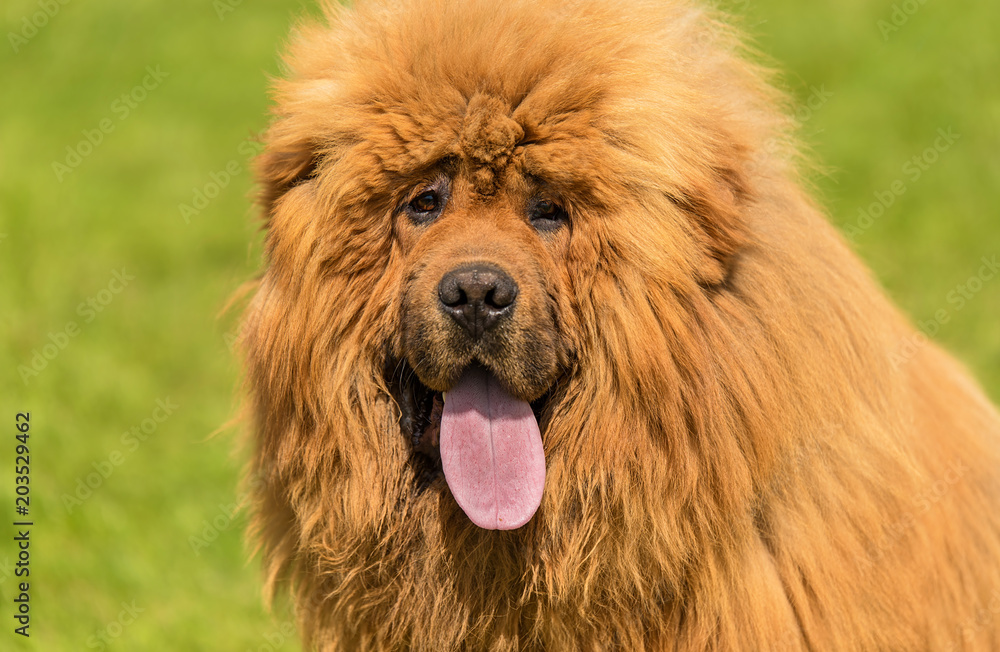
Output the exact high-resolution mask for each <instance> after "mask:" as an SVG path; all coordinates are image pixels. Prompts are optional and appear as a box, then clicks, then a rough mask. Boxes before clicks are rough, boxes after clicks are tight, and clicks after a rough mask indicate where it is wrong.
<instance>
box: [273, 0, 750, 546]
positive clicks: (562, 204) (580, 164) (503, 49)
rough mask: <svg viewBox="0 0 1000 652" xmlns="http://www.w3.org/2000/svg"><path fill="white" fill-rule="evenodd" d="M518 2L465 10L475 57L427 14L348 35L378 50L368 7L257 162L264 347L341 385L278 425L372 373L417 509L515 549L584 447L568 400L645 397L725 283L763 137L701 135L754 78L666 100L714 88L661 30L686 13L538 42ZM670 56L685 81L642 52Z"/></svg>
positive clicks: (566, 20)
mask: <svg viewBox="0 0 1000 652" xmlns="http://www.w3.org/2000/svg"><path fill="white" fill-rule="evenodd" d="M515 5H518V3H517V2H514V3H511V4H510V5H509V6H507V5H504V8H503V9H502V11H501V13H503V14H504V16H497V15H493V13H492V12H494V9H491V8H489V7H488V6H487V5H486V4H485V3H474V4H472V5H469V6H468V7H464V8H463V9H461V11H468V12H469V16H467V17H463V18H462V21H465V22H468V23H469V25H470V27H469V32H468V33H467V34H463V36H462V38H455V35H453V34H446V33H438V31H437V30H438V27H437V23H435V22H434V21H429V22H428V20H426V17H422V14H421V11H422V9H421V3H419V2H415V3H412V6H410V4H407V3H403V5H400V6H398V7H395V8H394V9H393V11H394V12H398V13H397V15H396V16H395V18H394V20H396V21H397V22H395V23H394V24H393V26H392V30H396V31H391V30H390V31H391V33H390V32H388V31H387V32H385V33H375V34H372V33H366V34H363V35H352V33H351V30H352V29H354V28H355V27H357V28H358V29H363V30H368V31H371V30H373V29H374V30H376V31H378V30H379V29H380V28H379V25H381V22H380V18H379V16H380V15H381V14H380V12H381V11H384V10H386V9H384V8H382V3H379V2H367V3H361V4H360V5H359V6H358V7H356V8H355V9H354V10H352V13H344V14H342V15H340V16H339V17H338V19H339V21H340V27H339V29H341V30H342V32H338V34H337V35H336V36H331V35H330V34H329V33H327V32H325V31H323V30H316V31H314V32H311V33H309V32H307V33H306V34H305V35H304V36H303V40H302V44H300V46H299V47H297V48H296V49H294V50H293V55H292V57H291V65H292V68H293V69H294V70H295V71H296V74H295V75H294V76H293V77H292V79H291V80H289V81H287V82H283V83H282V84H281V85H279V92H278V109H277V114H278V120H276V122H275V124H274V125H273V127H272V129H271V132H270V134H269V136H268V149H267V151H266V152H265V153H264V154H263V155H262V157H261V159H260V163H259V171H260V176H261V178H262V180H263V182H264V203H265V207H266V209H267V212H268V216H269V221H268V230H269V240H268V254H269V263H270V267H269V270H268V272H267V274H266V275H265V278H264V284H263V286H262V292H261V296H262V297H264V298H260V297H259V298H258V301H261V302H264V301H267V300H270V301H272V302H273V305H282V306H283V309H282V310H280V311H278V310H272V311H271V312H272V313H273V314H282V315H284V317H283V321H281V322H279V321H278V318H275V322H274V325H273V330H274V331H287V337H285V338H284V339H285V340H287V345H285V350H288V351H289V356H292V357H294V355H293V353H292V351H293V350H303V351H308V352H309V354H310V355H311V356H314V357H313V358H311V359H310V360H309V361H306V360H299V361H297V362H296V361H294V360H293V361H292V362H290V363H289V364H290V365H293V366H294V365H297V368H298V369H307V370H309V373H317V374H319V373H320V371H321V370H329V373H327V374H326V375H319V376H318V377H317V379H316V381H315V382H313V383H311V384H310V383H305V382H303V383H302V384H301V385H300V387H299V389H300V390H301V391H302V392H308V391H315V388H317V387H319V388H324V387H329V388H330V389H329V391H327V392H326V393H325V394H324V393H323V392H322V391H321V392H319V395H318V396H315V397H303V396H299V397H291V398H289V399H288V401H289V403H290V404H308V403H309V402H310V400H313V402H314V403H315V404H316V405H317V406H319V407H318V408H317V409H319V410H320V411H323V409H324V408H322V406H321V404H322V402H323V401H324V400H328V397H329V396H330V395H333V394H335V393H336V391H337V388H336V387H333V385H334V384H335V383H337V382H340V383H348V382H358V381H357V378H358V377H363V376H364V375H365V374H366V373H367V372H368V370H365V369H359V368H351V369H349V370H345V368H344V367H357V366H358V365H359V364H360V363H361V362H363V361H364V360H370V361H372V362H374V363H377V364H373V370H376V369H377V370H376V373H377V374H379V378H377V379H376V380H375V382H376V384H377V385H378V386H380V387H384V388H385V391H387V392H388V393H389V394H390V396H391V398H392V400H393V403H394V404H395V406H396V408H397V410H398V421H399V431H400V432H399V437H400V441H403V442H405V443H406V446H408V447H409V448H410V451H411V453H412V459H413V460H415V461H413V462H412V463H413V464H416V465H417V467H418V473H417V476H419V477H420V478H421V480H420V481H421V483H422V486H425V485H428V484H434V485H435V486H437V487H440V488H441V490H444V485H443V483H440V482H437V481H436V478H437V476H438V475H439V474H440V472H441V471H443V475H444V477H445V479H446V480H447V486H448V488H449V489H450V491H451V493H452V494H453V495H454V497H455V499H456V500H457V502H458V503H459V505H460V506H461V507H462V509H463V510H464V511H465V513H466V514H467V515H468V516H469V517H470V518H471V519H472V521H473V522H475V523H476V524H478V525H480V526H482V527H487V528H503V529H509V528H514V527H518V526H520V525H522V524H523V523H525V522H526V521H527V520H528V519H530V518H531V516H532V514H533V513H534V511H535V509H536V508H537V507H538V505H539V502H540V500H541V496H542V487H543V484H544V479H545V472H546V462H545V452H546V451H547V450H549V449H551V448H552V446H553V445H554V440H555V438H556V437H557V435H554V434H552V433H550V432H549V430H551V429H552V428H550V426H551V425H552V423H553V422H554V420H556V419H560V418H561V419H562V420H563V425H562V428H561V430H560V432H561V433H562V434H561V435H560V436H563V437H577V438H579V437H580V436H582V435H581V434H580V433H581V431H583V430H584V425H587V426H588V427H590V424H584V423H582V422H581V421H580V417H579V415H578V414H573V413H574V410H571V409H568V408H567V406H566V404H565V397H566V396H567V393H569V392H570V389H569V388H571V387H573V388H574V389H573V390H572V393H573V394H574V396H576V397H580V396H584V395H586V394H587V393H590V394H593V395H598V394H599V393H603V394H607V393H608V392H620V393H622V394H623V395H624V394H637V393H640V392H643V391H645V388H644V382H643V379H644V378H647V377H651V375H653V374H656V373H660V374H661V375H662V371H660V370H658V369H656V368H653V367H654V366H655V365H658V364H660V362H658V361H659V360H662V359H664V358H666V357H669V356H665V355H664V354H663V352H662V351H659V349H661V348H662V347H663V346H664V343H665V335H664V333H665V331H668V330H671V329H675V327H674V326H668V325H666V322H669V321H670V320H672V319H677V320H679V319H680V317H678V316H677V315H679V314H680V312H681V307H682V303H683V301H684V300H683V299H681V298H678V297H682V296H683V295H685V294H691V293H697V292H699V288H702V287H705V286H710V285H713V284H719V283H721V282H722V281H723V280H724V279H725V277H726V275H727V273H728V271H727V270H728V266H729V264H730V262H731V260H732V259H733V258H734V257H735V254H736V252H737V250H738V248H739V246H740V244H741V242H742V239H743V228H744V224H743V223H742V219H741V216H740V212H741V210H742V206H743V204H744V203H745V201H746V198H747V196H748V194H749V192H750V189H749V187H748V181H747V177H746V175H745V174H744V172H743V169H744V164H745V162H746V159H747V157H748V154H747V152H748V151H750V149H751V147H752V145H753V143H752V140H753V138H755V137H756V136H757V135H758V134H756V132H755V131H754V130H753V129H752V128H750V127H747V125H746V124H741V125H736V124H735V123H734V124H728V123H727V122H726V120H724V119H722V118H720V117H719V116H721V115H723V114H722V113H721V112H719V115H714V116H711V117H708V116H706V115H705V114H704V111H705V109H704V106H708V107H709V109H710V110H715V107H716V106H721V105H723V104H724V103H725V102H726V101H729V99H727V98H725V97H724V95H725V92H726V90H725V88H724V86H723V84H722V83H721V82H722V81H724V79H725V74H731V75H732V76H733V78H734V79H735V78H739V77H740V76H741V75H742V71H741V70H736V69H734V70H732V71H729V72H728V73H725V74H723V72H724V71H723V72H719V71H715V72H714V73H713V74H716V75H719V76H720V83H719V84H716V85H715V86H714V87H711V89H710V90H712V91H713V92H714V91H718V92H719V97H715V98H711V97H706V98H703V99H704V100H705V102H704V105H701V106H697V105H695V106H693V105H691V103H685V102H677V101H675V98H676V97H685V94H689V93H691V92H692V90H691V87H690V85H689V81H690V79H689V76H691V78H695V79H697V75H698V74H707V73H699V72H698V71H697V70H695V71H694V72H691V71H687V72H682V71H684V70H685V66H687V67H694V68H697V67H698V66H709V65H710V64H711V65H714V64H712V62H710V61H708V60H707V59H706V62H705V63H703V62H700V61H699V60H698V59H697V56H696V55H697V53H698V51H699V48H700V47H702V46H701V45H699V44H698V43H697V42H695V41H693V40H692V39H697V38H698V36H697V35H696V34H691V33H689V32H688V31H686V30H685V29H679V30H677V32H676V33H673V32H671V24H673V23H678V24H680V22H681V21H685V20H688V19H689V17H688V16H686V15H685V12H688V11H689V10H687V9H685V8H683V7H680V8H678V7H669V6H668V8H667V9H665V10H664V12H665V15H661V16H658V17H657V20H658V21H659V22H658V23H655V24H653V25H652V26H645V27H642V28H639V27H637V28H636V29H638V30H639V31H640V32H641V31H642V29H647V28H648V29H650V30H651V31H650V37H649V38H648V39H643V38H641V35H640V36H636V34H633V33H631V32H623V31H621V30H616V29H613V28H612V29H609V28H608V27H607V26H609V25H612V26H613V25H615V24H616V23H615V20H614V18H613V15H612V14H613V7H609V6H606V5H605V4H594V6H593V7H591V10H589V13H588V11H580V12H569V11H562V10H559V11H554V12H553V13H551V15H549V14H547V15H546V19H547V20H549V21H550V22H551V25H550V26H549V27H547V28H545V29H539V28H538V26H537V25H535V24H529V23H530V21H528V18H527V17H529V16H533V15H534V16H537V13H538V12H537V11H531V12H523V13H522V12H519V11H518V10H517V7H516V6H515ZM411 9H412V15H410V14H407V12H408V11H410V10H411ZM441 10H442V11H460V10H459V9H458V8H457V5H456V6H455V7H452V6H451V5H448V4H447V3H445V4H442V9H441ZM497 11H500V10H497ZM671 12H676V14H677V15H667V14H671ZM400 16H402V18H400ZM483 21H485V22H483ZM526 21H528V22H526ZM671 21H673V23H672V22H671ZM445 22H446V21H445ZM480 22H482V25H481V26H480V27H481V29H478V30H477V28H476V25H478V24H479V23H480ZM504 25H509V28H508V27H504ZM568 32H579V33H580V34H581V37H580V38H574V39H565V38H560V34H564V33H568ZM654 32H656V33H657V35H656V37H655V38H653V36H652V34H653V33H654ZM588 34H589V36H585V35H588ZM664 34H666V36H664ZM362 36H363V37H364V38H362ZM497 39H501V41H498V40H497ZM503 39H508V41H507V42H502V41H503ZM510 39H513V40H510ZM518 39H521V40H520V41H518ZM671 39H673V40H674V41H677V42H676V43H674V45H676V47H677V48H678V51H683V52H686V53H688V52H689V53H693V54H692V58H691V60H685V61H675V60H673V59H670V58H669V57H666V55H665V53H664V52H659V53H657V52H650V51H647V49H648V48H649V47H652V46H651V45H650V44H655V46H656V47H664V46H666V47H669V46H670V45H671V43H672V41H671ZM387 42H391V43H392V45H391V47H389V46H386V47H383V45H384V44H385V43H387ZM334 45H335V46H340V47H341V48H342V49H341V50H338V51H336V52H335V53H333V52H331V50H330V48H331V46H334ZM334 54H335V56H334ZM660 56H664V57H665V58H664V59H663V60H662V61H661V60H660V59H658V58H657V57H660ZM636 61H655V65H649V66H646V67H644V65H637V64H636V63H635V62H636ZM372 71H375V73H373V72H372ZM697 84H699V85H700V86H701V87H705V86H706V85H705V82H704V80H703V79H697ZM700 92H702V93H704V92H705V91H704V90H701V91H700ZM713 103H714V104H713ZM733 114H734V115H740V116H741V119H745V120H746V121H747V124H751V123H753V120H754V118H755V114H754V111H753V110H751V109H747V110H745V111H742V112H735V113H733ZM727 115H730V114H727ZM727 119H728V118H727ZM735 133H741V134H742V136H741V137H740V138H737V137H735V136H733V134H735ZM670 302H675V303H674V304H671V303H670ZM654 304H658V305H656V307H655V309H654ZM672 305H676V306H677V308H676V310H675V309H674V308H672V307H671V306H672ZM671 310H673V311H674V312H676V313H677V314H676V315H671V314H669V313H670V312H671ZM271 346H272V350H274V349H278V348H280V347H278V346H277V345H275V344H274V343H271ZM647 348H650V349H657V352H656V353H647ZM262 355H268V356H270V357H271V359H272V360H273V358H274V357H275V355H274V354H273V352H272V353H267V352H264V353H262ZM616 365H621V366H622V367H623V368H626V369H628V375H630V378H631V379H629V380H626V381H620V380H619V379H618V378H617V372H616V370H615V366H616ZM651 365H652V366H651ZM282 373H284V372H282ZM274 375H276V377H277V379H278V380H280V381H282V382H285V383H286V384H289V383H291V381H289V380H287V378H288V377H291V375H292V372H288V373H287V374H285V375H281V374H274ZM331 377H334V378H336V380H334V379H332V378H331ZM635 378H638V380H639V381H640V382H636V381H635V380H634V379H635ZM260 384H261V383H260V382H258V385H260ZM272 384H273V383H272ZM653 384H655V383H651V384H649V386H652V385H653ZM609 385H610V387H609ZM632 385H634V387H633V386H632ZM283 391H286V392H295V391H296V389H295V388H289V389H285V390H283ZM357 400H359V399H358V398H357V397H352V398H349V399H346V400H345V403H347V404H349V403H351V402H352V401H354V402H356V401H357ZM629 400H632V401H633V402H635V401H644V400H646V399H645V398H644V397H642V396H636V397H634V398H632V399H629ZM623 402H624V399H623ZM557 405H562V409H559V410H557V409H556V406H557ZM557 412H558V413H559V414H556V413H557ZM572 419H576V420H577V423H572V422H571V420H572ZM342 436H344V437H351V436H355V435H353V434H352V433H346V434H344V435H342ZM591 437H595V439H596V438H598V437H599V435H597V436H595V435H593V434H591ZM359 445H360V444H359ZM623 445H624V446H625V447H626V448H627V447H629V446H632V445H633V444H632V443H630V442H627V441H625V442H608V443H607V444H606V446H607V447H614V446H623Z"/></svg>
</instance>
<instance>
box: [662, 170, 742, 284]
mask: <svg viewBox="0 0 1000 652" xmlns="http://www.w3.org/2000/svg"><path fill="white" fill-rule="evenodd" d="M744 165H745V161H743V160H740V158H739V157H733V158H732V159H731V160H727V161H725V163H724V164H722V165H717V166H714V167H712V168H711V170H710V171H709V172H708V174H706V175H704V177H703V178H702V179H701V180H700V182H696V183H694V184H689V185H687V186H686V187H684V188H681V189H679V190H678V191H676V192H672V193H670V199H671V201H673V202H674V204H676V205H677V206H678V207H680V208H681V209H683V210H684V211H685V212H686V213H687V214H688V215H689V216H690V219H691V220H692V221H693V223H694V225H695V226H696V228H697V231H696V234H697V237H698V239H699V240H701V243H700V244H701V245H702V250H703V256H702V261H701V262H700V264H699V277H700V278H699V280H700V282H701V283H702V284H704V285H718V284H721V283H724V282H725V281H726V279H727V278H728V277H729V274H730V272H731V271H732V269H733V266H734V264H735V261H736V259H737V258H738V256H739V253H740V250H741V249H743V247H744V245H745V244H746V242H747V239H748V238H747V234H748V225H747V222H746V219H747V216H746V210H747V206H748V205H749V203H750V191H749V188H748V183H747V177H746V173H745V172H744V170H743V167H744Z"/></svg>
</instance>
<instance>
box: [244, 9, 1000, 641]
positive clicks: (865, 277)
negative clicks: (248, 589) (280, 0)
mask: <svg viewBox="0 0 1000 652" xmlns="http://www.w3.org/2000/svg"><path fill="white" fill-rule="evenodd" d="M328 14H329V23H330V25H329V26H316V25H314V26H306V27H304V28H302V29H301V31H300V32H299V33H298V34H297V36H296V39H295V43H294V45H293V46H292V49H291V55H290V56H289V58H288V63H289V67H290V73H289V79H288V81H283V82H280V83H279V84H278V87H277V109H276V111H275V113H276V117H275V121H274V124H273V126H272V127H271V130H270V132H269V135H268V136H267V150H266V152H265V153H264V154H263V155H262V156H261V159H260V161H259V174H260V179H261V181H262V183H263V186H264V189H265V192H264V204H265V206H264V208H265V210H266V215H267V259H268V267H267V270H266V271H265V273H264V275H263V277H262V279H261V280H260V282H259V286H258V288H257V290H256V296H255V297H254V299H253V301H252V304H251V306H250V308H249V311H248V315H247V319H246V323H245V330H244V350H245V354H246V359H247V382H248V385H249V389H250V392H251V395H252V398H253V405H254V409H255V418H256V425H255V444H256V448H255V454H254V465H253V466H254V468H253V475H252V476H251V477H253V478H254V479H255V480H258V481H257V482H254V483H253V487H254V496H255V515H254V526H255V527H254V528H253V533H252V536H253V537H254V539H255V540H256V541H257V542H258V543H259V544H260V546H261V548H262V551H263V556H264V563H265V566H266V569H267V574H268V578H269V585H270V586H271V588H274V587H275V586H277V585H282V584H285V583H288V584H290V585H291V586H292V587H293V588H294V591H295V594H296V602H297V605H298V615H299V618H300V621H301V625H302V629H303V632H304V635H305V638H306V639H307V641H308V642H309V645H310V646H312V647H315V648H318V649H320V650H352V651H353V650H428V651H441V650H468V651H475V650H495V651H500V650H522V651H529V650H554V651H561V650H588V651H589V650H677V651H681V650H769V651H772V650H836V651H845V650H948V649H962V650H998V649H1000V418H998V415H997V412H996V411H995V410H994V408H993V407H992V406H991V405H990V404H989V403H988V401H987V400H986V399H985V398H984V396H983V393H982V392H981V391H980V390H979V389H978V388H977V387H976V385H975V384H974V382H973V381H972V380H970V379H969V376H968V375H967V374H966V372H965V371H963V370H962V369H961V368H960V366H959V365H957V364H956V363H955V362H954V361H953V360H952V359H950V358H949V357H948V356H947V355H945V354H943V353H942V352H941V351H940V350H939V349H938V348H937V347H935V346H933V345H931V344H926V343H925V344H924V345H920V346H906V345H908V344H910V343H911V341H912V340H913V338H914V337H915V331H914V329H913V328H912V327H910V326H909V325H908V324H907V322H906V321H905V320H904V319H903V318H901V317H900V315H899V314H898V313H897V311H896V310H895V309H894V308H893V307H892V306H891V305H890V303H889V302H888V301H887V300H886V299H885V297H884V296H883V294H882V292H881V291H880V290H879V289H878V288H877V286H876V284H875V283H874V282H873V281H872V279H871V277H870V276H869V274H868V273H867V272H866V270H865V269H864V267H863V266H862V264H861V263H859V262H858V260H857V259H856V258H855V256H854V255H853V254H852V253H851V252H850V251H849V250H848V249H847V248H846V247H845V246H844V243H843V241H842V239H841V238H840V237H839V236H838V235H837V233H836V232H835V231H834V229H832V228H831V227H830V226H829V224H828V223H827V222H826V221H825V220H824V219H823V217H822V216H821V214H820V212H819V211H818V210H817V209H816V207H815V206H814V205H813V204H812V203H811V201H810V200H809V198H808V197H807V195H806V194H805V193H804V192H803V190H802V184H801V183H800V182H799V181H798V179H797V177H796V175H795V172H794V166H793V163H792V160H793V158H794V147H793V146H792V145H791V144H790V141H789V139H788V138H787V136H786V134H787V130H788V126H789V125H788V121H787V120H786V119H785V118H784V117H783V115H784V114H783V113H782V111H781V109H780V105H781V104H782V102H781V97H780V96H779V95H778V94H776V93H775V92H774V91H773V90H772V89H771V87H770V86H769V85H768V82H767V80H766V75H765V74H764V73H763V72H762V70H760V69H759V68H758V67H757V66H755V65H753V64H750V63H748V62H747V59H746V57H744V56H743V55H742V54H741V49H740V46H739V42H738V39H737V38H736V37H735V36H734V35H733V34H732V32H731V31H729V30H728V29H727V28H725V27H724V26H723V25H722V24H721V23H719V21H718V20H716V19H715V18H714V17H712V15H710V14H708V13H706V11H704V10H703V9H700V8H697V7H695V6H692V5H691V4H689V3H687V2H684V1H681V0H656V1H649V2H644V1H643V0H629V1H627V2H622V1H621V0H614V1H612V0H562V1H559V0H504V1H503V2H499V1H497V0H360V1H359V2H358V6H356V7H355V8H353V9H349V10H347V9H341V8H339V7H337V6H331V7H330V8H329V9H328ZM904 349H905V350H906V351H907V352H908V353H907V355H905V356H904V355H902V354H900V351H902V350H904Z"/></svg>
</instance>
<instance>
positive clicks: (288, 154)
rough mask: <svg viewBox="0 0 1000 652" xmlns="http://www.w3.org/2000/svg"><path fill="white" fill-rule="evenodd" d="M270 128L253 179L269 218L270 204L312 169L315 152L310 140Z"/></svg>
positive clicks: (255, 164)
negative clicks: (258, 188) (258, 187)
mask: <svg viewBox="0 0 1000 652" xmlns="http://www.w3.org/2000/svg"><path fill="white" fill-rule="evenodd" d="M275 131H276V129H274V128H272V129H271V132H270V133H269V134H268V136H267V138H266V142H265V149H264V151H263V152H261V153H260V154H259V155H258V156H257V158H256V160H255V161H254V169H255V171H256V174H257V180H258V181H259V183H260V185H261V189H260V193H259V195H258V198H257V199H258V201H259V202H260V205H261V206H262V207H263V209H264V216H265V219H266V218H270V216H271V213H272V211H273V210H274V203H275V202H276V201H277V200H278V199H279V198H280V197H281V196H282V195H284V194H285V193H286V192H288V190H289V189H291V188H292V187H293V186H295V185H296V184H298V183H301V182H302V181H305V180H306V179H308V178H309V177H311V176H312V175H313V173H314V172H315V171H316V166H317V163H318V155H317V154H316V151H315V146H314V144H313V143H310V142H307V141H303V140H301V139H297V138H287V137H282V136H281V135H280V134H276V133H275Z"/></svg>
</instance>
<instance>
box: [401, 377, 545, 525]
mask: <svg viewBox="0 0 1000 652" xmlns="http://www.w3.org/2000/svg"><path fill="white" fill-rule="evenodd" d="M389 386H390V388H391V389H392V392H393V393H394V394H395V396H394V398H395V399H396V402H397V404H398V405H399V411H400V419H399V427H400V432H401V434H402V436H403V437H404V438H406V440H407V441H408V442H409V444H410V446H411V449H412V454H411V458H410V460H411V465H412V466H413V468H414V471H415V472H416V477H417V487H416V488H417V491H423V490H425V489H427V488H428V487H430V486H432V485H435V484H439V483H440V481H441V479H444V481H445V482H446V483H447V486H448V488H449V490H450V491H451V494H452V496H453V497H454V498H455V500H456V501H457V502H458V505H459V507H461V508H462V510H463V511H464V512H465V513H466V515H468V517H469V519H470V520H472V522H473V523H475V524H476V525H478V526H480V527H483V528H486V529H504V530H507V529H514V528H518V527H521V526H522V525H524V524H525V523H526V522H527V521H528V520H530V518H531V517H532V516H533V515H534V513H535V511H536V510H537V508H538V505H539V503H540V502H541V494H542V488H543V486H544V480H545V455H544V451H543V447H542V440H541V424H542V420H543V418H544V416H545V415H546V407H547V402H548V395H544V396H542V397H541V398H539V399H537V400H535V401H532V402H531V403H528V402H526V401H523V400H520V399H518V398H516V397H515V396H513V395H511V394H510V393H509V392H508V391H507V390H506V389H505V388H504V386H503V384H502V383H501V382H500V380H499V379H498V378H497V376H496V375H495V374H493V373H492V372H491V371H490V370H489V369H487V368H486V367H484V366H481V365H478V364H473V365H470V366H469V367H468V368H466V369H465V370H464V371H463V372H462V374H461V376H460V377H459V379H458V380H457V381H456V382H455V384H454V385H453V387H452V388H451V389H449V390H448V391H447V392H437V391H434V390H432V389H430V388H429V387H427V386H426V385H424V384H423V383H422V382H420V379H419V378H418V376H417V374H416V373H415V372H414V371H413V369H412V368H411V367H409V365H408V364H407V363H406V362H405V361H403V362H400V363H398V364H397V365H394V368H393V372H392V376H391V378H390V383H389Z"/></svg>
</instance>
